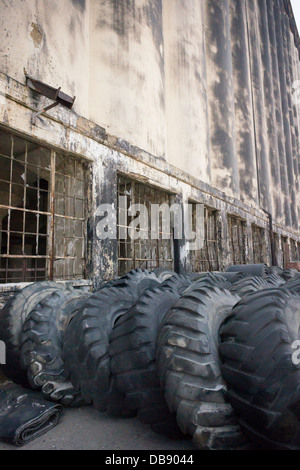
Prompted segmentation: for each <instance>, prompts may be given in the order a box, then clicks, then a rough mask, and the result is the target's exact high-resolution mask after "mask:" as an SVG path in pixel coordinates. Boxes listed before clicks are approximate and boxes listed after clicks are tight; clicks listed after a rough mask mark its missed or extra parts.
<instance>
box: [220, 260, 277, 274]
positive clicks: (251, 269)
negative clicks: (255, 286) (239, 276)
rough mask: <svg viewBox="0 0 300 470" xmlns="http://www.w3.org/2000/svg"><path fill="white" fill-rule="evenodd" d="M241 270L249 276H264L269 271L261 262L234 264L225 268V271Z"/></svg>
mask: <svg viewBox="0 0 300 470" xmlns="http://www.w3.org/2000/svg"><path fill="white" fill-rule="evenodd" d="M236 271H238V272H241V273H245V274H248V275H249V276H259V277H265V276H267V274H268V273H269V268H268V266H267V265H266V264H265V263H261V264H236V265H234V266H230V267H229V268H228V269H227V272H228V273H230V272H236Z"/></svg>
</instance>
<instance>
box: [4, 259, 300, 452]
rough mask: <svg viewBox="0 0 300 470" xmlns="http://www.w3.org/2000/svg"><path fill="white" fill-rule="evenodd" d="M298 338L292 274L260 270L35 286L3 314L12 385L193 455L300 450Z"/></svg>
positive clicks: (297, 288) (299, 311)
mask: <svg viewBox="0 0 300 470" xmlns="http://www.w3.org/2000/svg"><path fill="white" fill-rule="evenodd" d="M299 331H300V276H299V273H297V272H296V271H294V270H282V269H280V268H278V267H272V268H269V267H267V266H266V265H243V266H231V267H230V268H228V270H227V272H222V273H221V272H212V273H211V272H210V273H208V272H206V273H189V274H181V275H178V274H175V273H174V272H173V271H171V270H167V269H157V270H155V271H153V272H148V271H142V270H140V269H136V270H133V271H130V272H129V273H127V274H126V275H125V276H122V277H121V278H118V279H114V280H112V281H109V282H106V283H104V284H103V285H102V286H101V288H100V289H98V290H96V291H94V292H93V293H86V292H83V291H81V290H80V289H79V290H76V289H74V288H72V287H68V286H66V285H64V284H62V283H55V282H40V283H34V284H31V285H29V286H27V287H26V288H24V289H23V290H22V291H20V292H18V293H17V294H16V295H15V296H14V297H12V298H11V299H10V300H9V301H8V302H7V303H6V304H5V306H4V307H3V309H2V311H1V312H0V340H3V341H5V343H6V349H7V364H6V366H5V367H6V373H7V375H9V376H10V377H11V378H13V379H14V380H15V381H16V382H18V383H21V384H23V385H24V386H26V387H31V388H34V389H36V390H40V391H41V393H42V394H43V396H44V397H46V398H48V399H49V400H54V401H58V402H60V403H61V404H63V405H65V406H81V405H83V404H90V405H92V406H94V407H95V408H96V409H97V410H98V411H99V412H102V413H103V412H105V413H109V414H111V415H113V416H120V417H124V418H128V417H132V416H137V418H138V419H139V420H141V421H142V422H143V423H146V424H148V425H150V426H151V427H152V429H153V430H154V431H155V432H156V433H159V434H163V435H166V436H168V437H170V438H183V437H184V436H188V437H192V439H193V442H194V444H195V446H196V447H197V448H199V449H240V448H249V446H250V445H252V446H253V445H254V446H255V447H256V446H262V447H264V448H269V447H270V448H278V449H300V432H298V429H299V423H300V406H299V405H298V402H299V400H300V366H299V365H298V364H297V360H294V359H295V357H296V356H295V349H294V348H295V344H298V343H295V341H299V340H300V338H299ZM299 344H300V342H299ZM299 356H300V354H299ZM299 362H300V361H299ZM299 404H300V403H299ZM298 434H299V436H298Z"/></svg>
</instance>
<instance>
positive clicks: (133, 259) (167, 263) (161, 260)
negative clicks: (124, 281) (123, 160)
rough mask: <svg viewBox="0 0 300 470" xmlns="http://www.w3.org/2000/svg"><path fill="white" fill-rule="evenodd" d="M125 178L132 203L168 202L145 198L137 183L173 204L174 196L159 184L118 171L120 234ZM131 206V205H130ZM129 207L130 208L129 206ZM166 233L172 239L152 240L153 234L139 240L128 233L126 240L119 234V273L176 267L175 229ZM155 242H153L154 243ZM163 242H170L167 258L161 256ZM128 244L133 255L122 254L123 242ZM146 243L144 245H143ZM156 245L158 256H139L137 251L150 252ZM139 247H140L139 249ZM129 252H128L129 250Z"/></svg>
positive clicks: (118, 225) (160, 233) (161, 233)
mask: <svg viewBox="0 0 300 470" xmlns="http://www.w3.org/2000/svg"><path fill="white" fill-rule="evenodd" d="M121 178H123V179H124V181H125V185H127V184H128V185H130V188H131V195H130V205H131V204H136V203H142V202H143V201H144V202H145V203H146V205H149V204H150V203H151V202H153V203H155V204H162V203H164V202H167V201H162V200H159V201H157V200H152V201H151V200H150V198H149V199H144V200H143V198H142V197H141V196H140V195H139V194H138V193H137V190H136V187H137V185H141V186H143V187H144V191H148V192H151V191H152V193H153V195H154V196H155V195H157V196H161V197H162V196H164V197H165V198H166V197H168V198H169V201H168V202H169V203H170V204H171V202H172V201H171V198H172V197H174V195H173V194H172V193H170V192H169V191H166V190H164V189H162V188H160V187H157V186H153V185H150V184H147V183H145V182H143V181H140V180H138V179H133V178H131V177H130V176H128V175H126V174H123V173H120V172H118V174H117V229H118V234H119V228H122V227H123V226H121V225H120V224H119V196H123V195H124V194H123V193H120V189H119V188H120V179H121ZM128 207H129V205H128ZM127 209H128V208H127ZM125 228H127V229H128V228H129V223H127V226H126V227H125ZM150 230H151V228H150V226H149V230H148V233H149V235H150ZM159 235H160V236H162V235H163V232H162V231H159ZM164 235H170V239H162V238H159V239H158V240H151V236H150V238H148V239H147V240H141V239H138V240H132V239H131V238H130V237H129V235H128V238H127V239H126V240H120V239H119V236H118V273H119V275H121V274H124V273H125V271H126V272H128V271H130V270H131V269H135V268H137V267H139V268H141V269H155V268H159V267H168V268H170V269H174V262H175V256H174V238H173V236H174V234H173V231H172V230H171V232H169V233H168V234H164ZM149 240H150V241H151V245H150V246H148V247H147V242H149ZM152 242H153V243H152ZM161 242H163V243H165V244H167V242H169V246H168V247H167V250H168V251H169V253H170V256H169V257H167V258H165V257H162V256H161V253H162V252H163V250H164V248H166V247H163V246H161ZM122 243H123V244H128V245H129V246H130V250H131V253H132V255H131V256H125V257H124V256H120V255H121V244H122ZM143 245H144V246H143ZM154 245H155V248H156V250H157V251H156V252H157V256H156V257H153V256H152V257H150V256H144V257H142V256H137V255H136V254H137V251H139V253H140V254H141V253H142V251H143V249H144V250H145V252H148V253H149V250H150V249H151V250H152V248H154ZM137 247H138V249H137ZM127 253H128V252H127ZM121 262H125V263H126V269H125V271H124V272H123V270H121V267H120V263H121Z"/></svg>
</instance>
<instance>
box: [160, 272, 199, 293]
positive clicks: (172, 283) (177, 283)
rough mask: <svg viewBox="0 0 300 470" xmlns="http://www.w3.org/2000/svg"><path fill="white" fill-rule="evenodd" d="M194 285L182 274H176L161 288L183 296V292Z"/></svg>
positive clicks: (164, 282)
mask: <svg viewBox="0 0 300 470" xmlns="http://www.w3.org/2000/svg"><path fill="white" fill-rule="evenodd" d="M191 284H192V281H191V280H190V279H189V278H187V277H186V276H184V275H182V274H174V276H172V277H170V278H168V279H167V280H166V281H163V282H162V284H161V285H160V287H164V288H169V289H172V290H175V291H176V292H178V294H179V295H182V294H183V292H184V291H185V290H186V289H187V288H188V287H189V286H190V285H191Z"/></svg>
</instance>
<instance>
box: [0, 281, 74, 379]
mask: <svg viewBox="0 0 300 470" xmlns="http://www.w3.org/2000/svg"><path fill="white" fill-rule="evenodd" d="M65 289H66V286H65V285H64V284H61V283H57V282H52V281H42V282H36V283H33V284H29V285H28V286H26V287H24V289H22V290H20V291H19V292H17V293H16V294H15V295H14V296H13V297H11V298H10V299H9V300H8V301H7V303H6V304H5V306H4V307H3V309H2V310H1V312H0V340H1V341H4V343H5V345H6V365H5V367H4V369H5V373H6V375H7V376H8V377H9V378H11V379H13V380H14V381H16V382H17V383H20V384H22V385H25V386H27V385H28V381H27V375H26V373H25V372H24V371H23V370H22V368H21V363H20V335H21V331H22V327H23V324H24V322H25V320H26V318H27V316H28V315H29V313H30V312H31V311H32V310H33V309H34V308H35V307H36V305H37V304H38V303H39V302H40V301H41V300H43V299H44V298H45V297H47V296H48V295H50V294H51V293H52V292H54V291H57V290H65Z"/></svg>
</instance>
